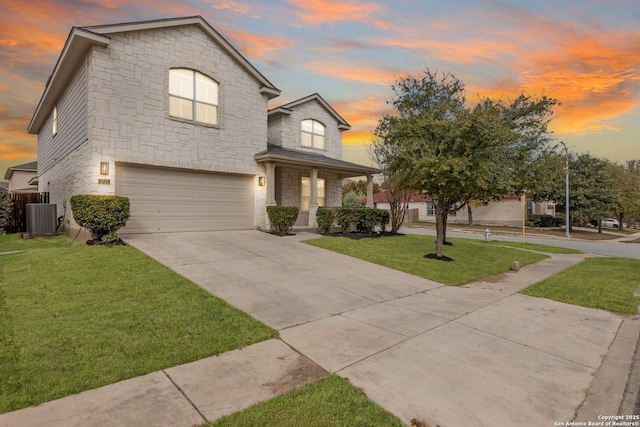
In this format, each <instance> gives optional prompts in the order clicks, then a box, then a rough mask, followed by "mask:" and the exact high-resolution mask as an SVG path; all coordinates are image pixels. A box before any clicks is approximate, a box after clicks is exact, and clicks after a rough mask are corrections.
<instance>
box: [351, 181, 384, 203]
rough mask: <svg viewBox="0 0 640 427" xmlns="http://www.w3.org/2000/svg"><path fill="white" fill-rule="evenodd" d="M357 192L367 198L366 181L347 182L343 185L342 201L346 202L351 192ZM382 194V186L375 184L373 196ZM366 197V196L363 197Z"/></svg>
mask: <svg viewBox="0 0 640 427" xmlns="http://www.w3.org/2000/svg"><path fill="white" fill-rule="evenodd" d="M352 191H353V192H355V193H359V194H364V195H365V196H366V194H367V181H364V180H362V179H361V180H358V181H351V180H349V181H347V182H345V183H344V184H342V199H343V200H344V198H345V197H346V196H347V194H349V193H350V192H352ZM379 192H380V185H379V184H378V183H377V182H374V183H373V194H376V193H379ZM363 197H364V196H363Z"/></svg>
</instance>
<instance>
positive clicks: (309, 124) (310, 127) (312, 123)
mask: <svg viewBox="0 0 640 427" xmlns="http://www.w3.org/2000/svg"><path fill="white" fill-rule="evenodd" d="M324 128H325V126H324V125H323V124H322V123H320V122H318V121H316V120H311V119H307V120H303V121H302V146H303V147H311V148H318V149H320V150H323V149H324Z"/></svg>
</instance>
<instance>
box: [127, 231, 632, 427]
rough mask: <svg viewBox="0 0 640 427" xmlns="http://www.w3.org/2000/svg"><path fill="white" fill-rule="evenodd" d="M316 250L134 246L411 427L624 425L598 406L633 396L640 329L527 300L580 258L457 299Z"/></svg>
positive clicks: (255, 245)
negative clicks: (616, 354)
mask: <svg viewBox="0 0 640 427" xmlns="http://www.w3.org/2000/svg"><path fill="white" fill-rule="evenodd" d="M313 237H317V236H315V235H312V234H307V233H300V234H298V235H296V236H288V237H284V238H280V237H275V236H272V235H269V234H266V233H262V232H259V231H234V232H210V233H174V234H150V235H131V236H127V237H126V240H127V242H128V243H130V244H131V245H133V246H135V247H137V248H139V249H140V250H142V251H143V252H145V253H147V254H148V255H150V256H152V257H153V258H155V259H157V260H158V261H160V262H161V263H163V264H165V265H167V266H168V267H170V268H172V269H173V270H175V271H177V272H178V273H180V274H182V275H183V276H185V277H187V278H189V279H191V280H192V281H194V282H195V283H197V284H199V285H200V286H202V287H204V288H206V289H208V290H209V291H211V292H212V293H213V294H215V295H217V296H219V297H221V298H223V299H225V300H226V301H228V302H229V303H231V304H233V305H235V306H237V307H238V308H240V309H242V310H244V311H246V312H247V313H249V314H251V315H252V316H254V317H255V318H257V319H259V320H261V321H262V322H264V323H266V324H268V325H270V326H272V327H274V328H276V329H278V330H280V334H281V339H282V340H283V341H284V342H285V343H286V344H288V345H289V346H290V347H292V348H293V349H295V350H297V351H299V352H300V353H302V354H303V355H305V356H307V357H308V358H310V359H311V360H313V361H314V362H315V363H317V364H318V365H320V366H321V367H322V368H324V369H326V370H328V371H330V372H336V373H338V374H339V375H341V376H343V377H347V378H349V380H350V381H351V382H352V383H353V384H354V385H356V386H357V387H361V388H362V389H363V390H364V391H365V392H366V393H367V395H368V396H369V397H371V398H372V399H373V400H374V401H376V402H378V403H379V404H381V405H382V406H383V407H385V408H386V409H388V410H389V411H391V412H392V413H394V414H396V415H397V416H399V417H400V418H401V419H402V420H403V421H404V422H406V423H409V422H410V420H411V419H414V418H415V419H419V420H423V421H426V422H428V423H430V424H431V425H432V426H435V425H440V426H441V427H446V426H466V425H474V426H485V425H486V426H496V425H526V426H547V425H548V426H551V425H554V422H567V421H570V420H573V419H576V414H577V415H578V419H580V418H581V415H580V414H581V413H585V414H589V415H586V416H587V417H590V418H589V420H590V421H598V420H597V419H596V418H594V417H597V414H599V413H600V412H598V411H610V412H611V413H608V412H607V413H604V415H612V414H616V412H617V409H618V404H619V403H620V401H619V400H617V403H616V399H617V397H616V396H617V395H616V393H621V392H619V391H617V390H614V391H612V390H610V389H607V391H606V393H605V392H603V393H602V394H603V395H604V394H608V395H609V397H608V398H605V399H604V403H603V401H602V399H601V401H600V403H598V404H596V405H595V406H593V405H592V403H591V402H592V397H593V395H594V391H595V394H598V390H596V388H597V387H605V389H606V388H607V387H609V385H608V384H610V383H613V384H614V385H615V383H620V382H622V391H624V384H625V383H626V376H627V374H628V366H627V365H625V363H627V361H626V358H627V354H626V353H628V352H629V348H631V355H632V354H633V351H632V350H633V349H635V344H636V340H637V335H638V323H639V321H638V320H637V319H627V320H625V321H624V323H623V319H624V318H623V317H622V316H617V315H614V314H611V313H608V312H604V311H600V310H593V309H587V308H582V307H577V306H571V305H567V304H562V303H557V302H553V301H548V300H544V299H538V298H532V297H527V296H523V295H520V294H517V291H518V290H520V289H522V288H524V287H526V286H528V285H529V284H531V283H534V282H536V281H538V280H540V279H542V278H544V277H547V276H550V275H552V274H554V273H556V272H558V271H560V270H563V269H565V268H567V267H569V266H571V265H573V264H575V263H577V262H579V261H580V260H581V259H582V258H583V256H582V255H556V256H553V257H552V258H549V259H547V260H544V261H541V262H539V263H537V264H535V265H533V266H527V267H524V268H522V269H521V270H520V272H518V273H507V274H504V275H502V276H501V277H498V278H493V279H492V280H490V281H487V282H482V283H474V284H470V285H467V286H464V287H449V286H443V285H441V284H438V283H435V282H432V281H429V280H425V279H420V278H417V277H414V276H411V275H408V274H404V273H401V272H398V271H394V270H391V269H388V268H384V267H380V266H377V265H374V264H370V263H367V262H364V261H360V260H357V259H354V258H351V257H348V256H344V255H340V254H336V253H333V252H329V251H326V250H323V249H318V248H315V247H313V246H310V245H307V244H304V243H301V242H300V240H304V239H307V238H313ZM462 268H463V267H462ZM627 324H628V325H629V326H625V325H627ZM625 340H626V341H625ZM623 341H625V342H626V347H625V348H624V349H623V350H622V353H623V357H622V359H624V360H623V361H622V362H620V364H619V365H620V368H619V369H617V370H615V369H614V371H616V372H615V375H618V376H615V375H613V374H608V375H607V376H608V377H609V378H604V379H602V381H604V386H602V385H598V373H599V371H601V370H602V367H603V366H604V365H605V364H603V361H606V360H607V358H606V356H607V355H608V353H609V350H610V348H611V349H614V348H617V347H618V346H624V345H623V344H624V343H623V344H618V343H622V342H623ZM625 352H626V353H625ZM629 358H630V356H629ZM629 362H630V360H629ZM612 366H617V365H612ZM625 367H626V372H623V371H624V369H625ZM612 375H613V376H612ZM594 377H595V378H596V380H594ZM619 386H620V385H619V384H618V388H619ZM594 387H595V388H594ZM612 393H613V395H614V397H613V399H611V395H612ZM605 397H606V396H605ZM585 399H586V401H585ZM607 399H608V400H607ZM585 402H586V403H585ZM598 405H600V406H598ZM607 405H608V406H607ZM586 406H589V408H587V409H588V410H585V408H586ZM614 406H615V407H614ZM589 410H591V411H592V412H593V414H591V413H589ZM585 411H586V412H585ZM582 418H584V416H583V417H582ZM585 421H586V420H585Z"/></svg>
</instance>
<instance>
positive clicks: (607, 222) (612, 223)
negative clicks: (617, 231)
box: [601, 218, 620, 228]
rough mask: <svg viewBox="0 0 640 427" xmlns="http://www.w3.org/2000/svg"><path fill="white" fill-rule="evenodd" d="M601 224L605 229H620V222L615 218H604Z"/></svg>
mask: <svg viewBox="0 0 640 427" xmlns="http://www.w3.org/2000/svg"><path fill="white" fill-rule="evenodd" d="M601 222H602V226H603V227H607V228H620V223H619V222H618V220H615V219H613V218H603V219H602V220H601Z"/></svg>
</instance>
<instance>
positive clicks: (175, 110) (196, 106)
mask: <svg viewBox="0 0 640 427" xmlns="http://www.w3.org/2000/svg"><path fill="white" fill-rule="evenodd" d="M169 115H170V116H172V117H179V118H181V119H186V120H193V121H194V122H200V123H206V124H209V125H217V124H218V83H217V82H216V81H215V80H213V79H211V78H209V77H207V76H205V75H204V74H202V73H199V72H197V71H194V70H187V69H184V68H176V69H172V70H169Z"/></svg>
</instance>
